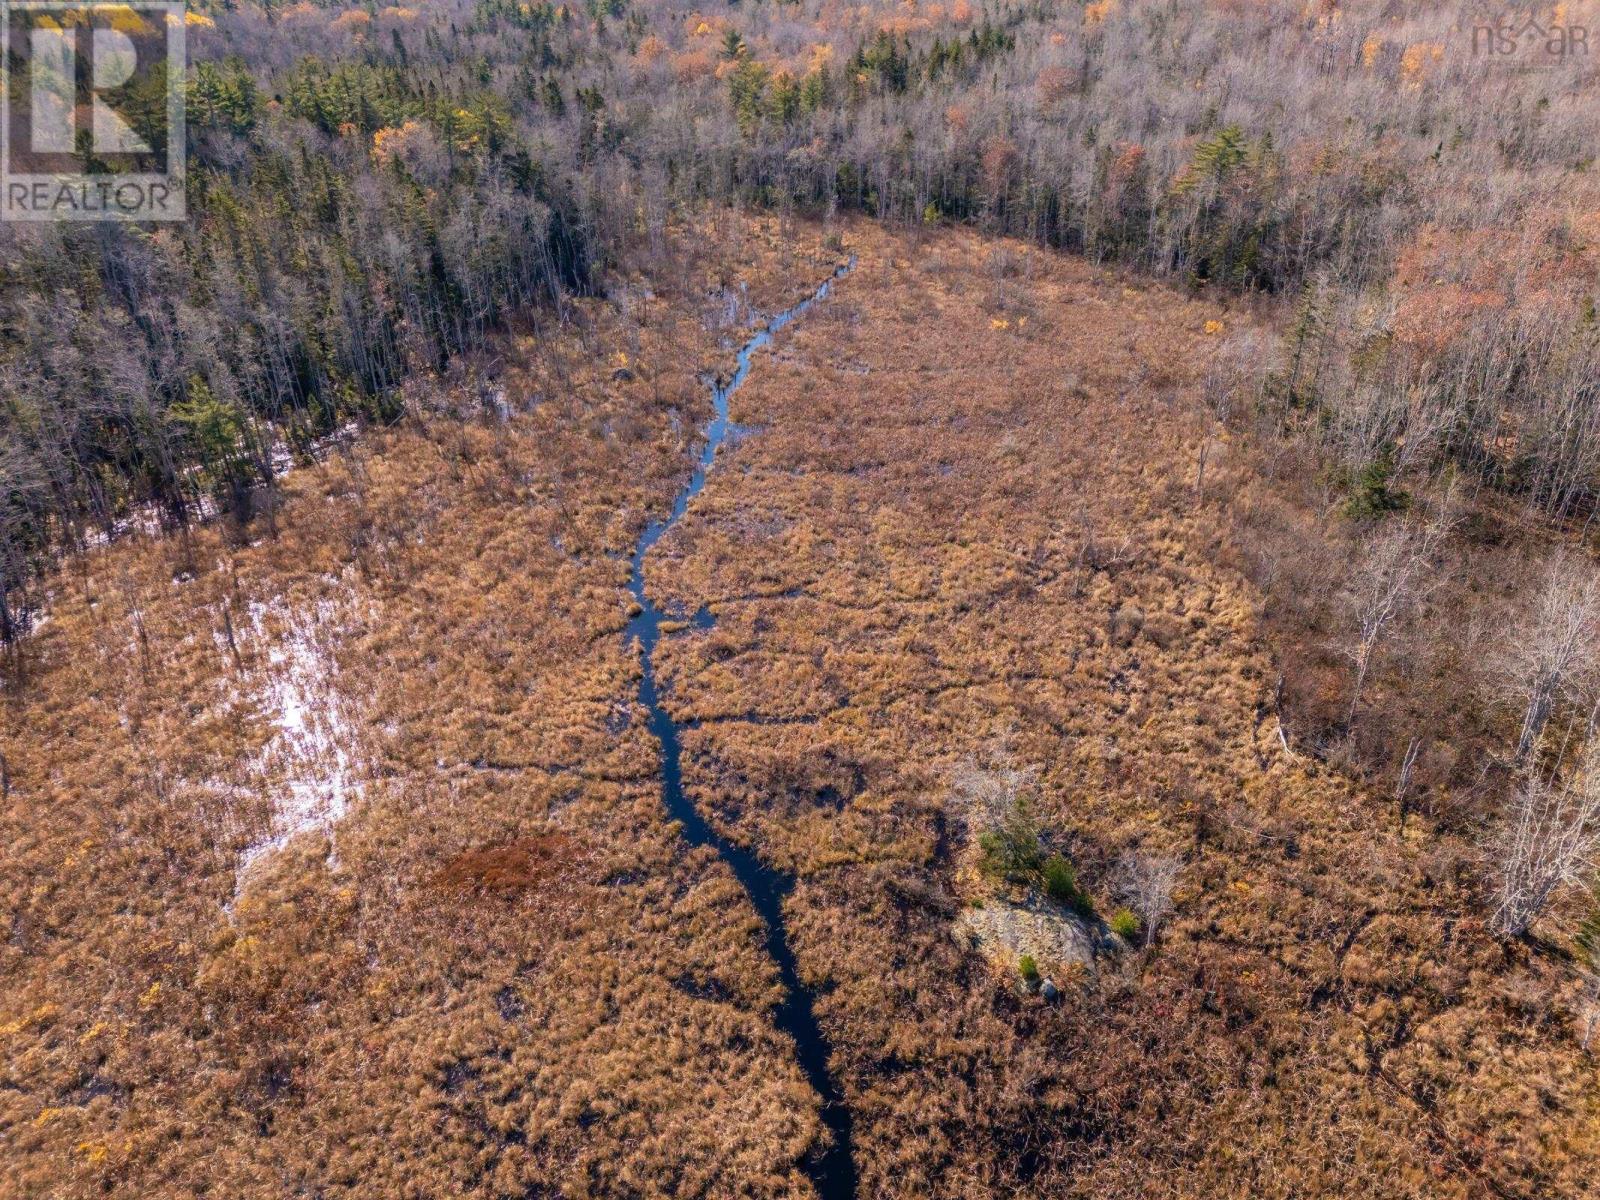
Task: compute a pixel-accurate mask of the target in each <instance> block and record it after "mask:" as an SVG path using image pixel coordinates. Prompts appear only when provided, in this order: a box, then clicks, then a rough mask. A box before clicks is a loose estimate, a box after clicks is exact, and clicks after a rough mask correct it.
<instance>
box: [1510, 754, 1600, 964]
mask: <svg viewBox="0 0 1600 1200" xmlns="http://www.w3.org/2000/svg"><path fill="white" fill-rule="evenodd" d="M1488 850H1489V862H1490V869H1491V872H1492V874H1493V877H1494V885H1495V891H1494V911H1493V913H1492V914H1491V915H1490V918H1489V926H1490V928H1491V929H1492V930H1493V931H1494V932H1495V933H1496V934H1497V935H1499V936H1500V937H1505V938H1513V937H1520V936H1522V934H1524V933H1526V932H1527V931H1528V929H1529V928H1530V927H1531V926H1532V925H1533V923H1534V921H1535V920H1537V919H1538V917H1539V914H1540V913H1542V912H1543V911H1544V910H1545V908H1546V907H1547V906H1548V905H1549V903H1550V900H1551V898H1552V897H1554V896H1555V894H1556V893H1557V892H1558V891H1560V890H1561V889H1562V888H1563V887H1565V886H1567V885H1568V884H1575V883H1581V882H1584V881H1585V880H1587V879H1588V878H1589V876H1590V875H1591V874H1592V873H1593V871H1594V869H1595V865H1596V851H1597V850H1600V743H1594V742H1591V743H1590V744H1589V745H1588V746H1587V747H1586V748H1585V750H1584V754H1583V758H1582V761H1581V762H1580V763H1579V764H1578V766H1577V768H1576V769H1575V770H1574V771H1573V772H1572V773H1571V774H1570V775H1569V776H1568V777H1567V778H1566V779H1565V780H1556V779H1554V778H1549V777H1546V776H1542V775H1539V774H1537V773H1534V772H1530V773H1529V774H1528V775H1527V776H1525V777H1524V779H1523V781H1522V783H1521V784H1520V786H1518V788H1517V790H1516V791H1515V792H1514V793H1513V795H1512V799H1511V807H1510V811H1509V812H1508V813H1507V814H1506V820H1505V822H1504V824H1503V825H1502V826H1501V828H1500V829H1499V830H1498V831H1497V832H1496V833H1495V834H1494V835H1493V837H1492V838H1491V840H1490V842H1489V846H1488Z"/></svg>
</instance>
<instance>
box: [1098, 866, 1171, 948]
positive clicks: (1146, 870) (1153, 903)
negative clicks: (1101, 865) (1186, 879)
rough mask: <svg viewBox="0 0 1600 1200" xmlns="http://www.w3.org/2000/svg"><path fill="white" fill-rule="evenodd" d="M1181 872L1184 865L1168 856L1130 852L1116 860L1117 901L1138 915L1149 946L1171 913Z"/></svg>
mask: <svg viewBox="0 0 1600 1200" xmlns="http://www.w3.org/2000/svg"><path fill="white" fill-rule="evenodd" d="M1182 871H1183V862H1182V861H1181V860H1180V859H1177V858H1174V857H1173V856H1172V855H1169V854H1147V853H1143V852H1141V851H1137V850H1130V851H1128V852H1127V853H1126V854H1124V855H1122V857H1121V858H1119V859H1118V860H1117V866H1116V871H1115V875H1114V878H1115V881H1116V895H1117V898H1118V899H1119V900H1121V901H1122V902H1123V903H1124V904H1126V905H1127V906H1128V907H1129V908H1131V909H1133V911H1134V912H1136V913H1138V914H1139V920H1140V921H1141V922H1143V924H1144V944H1145V945H1146V946H1148V945H1149V944H1150V943H1151V941H1152V940H1154V938H1155V936H1156V931H1157V930H1158V929H1159V928H1160V927H1161V924H1162V922H1163V921H1165V920H1166V919H1167V917H1168V916H1170V915H1171V913H1172V889H1173V888H1174V887H1175V886H1177V882H1178V876H1179V874H1181V873H1182Z"/></svg>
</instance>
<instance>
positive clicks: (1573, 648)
mask: <svg viewBox="0 0 1600 1200" xmlns="http://www.w3.org/2000/svg"><path fill="white" fill-rule="evenodd" d="M1489 670H1490V674H1491V679H1492V684H1493V686H1494V688H1495V690H1496V691H1497V692H1498V693H1499V694H1500V695H1502V696H1503V697H1504V698H1506V699H1507V700H1509V701H1511V702H1513V703H1515V704H1517V705H1518V706H1519V707H1520V708H1521V709H1522V729H1521V731H1520V732H1519V733H1518V735H1517V749H1516V756H1515V761H1516V762H1517V764H1518V765H1519V766H1520V765H1522V764H1525V763H1526V762H1527V760H1528V756H1529V755H1530V754H1532V753H1533V750H1534V747H1535V746H1537V745H1538V742H1539V737H1540V735H1541V734H1542V733H1543V732H1544V729H1545V726H1546V725H1547V724H1548V723H1549V721H1550V717H1551V715H1552V714H1553V713H1554V711H1555V708H1556V705H1557V704H1559V703H1562V702H1563V701H1573V702H1578V703H1587V702H1589V701H1591V700H1592V699H1593V698H1594V692H1595V689H1596V685H1597V684H1600V577H1597V576H1596V574H1595V571H1594V569H1593V568H1592V567H1591V566H1590V565H1589V564H1588V563H1587V562H1585V561H1583V560H1582V559H1581V558H1579V557H1577V556H1575V555H1572V554H1568V553H1560V554H1558V555H1557V556H1556V557H1555V558H1554V560H1553V561H1552V562H1551V563H1550V566H1549V568H1548V569H1547V570H1546V572H1545V577H1544V582H1543V584H1542V585H1541V586H1540V589H1539V595H1538V598H1537V599H1536V600H1535V601H1534V603H1533V606H1532V608H1531V609H1530V610H1529V611H1528V612H1527V615H1526V617H1525V618H1524V619H1523V620H1522V621H1521V622H1520V623H1519V626H1518V628H1517V629H1516V631H1515V632H1514V633H1513V634H1512V636H1511V637H1510V638H1508V639H1507V640H1506V642H1505V645H1504V648H1503V649H1502V650H1501V651H1500V653H1499V654H1497V655H1496V656H1495V657H1494V658H1493V659H1492V660H1490V663H1489Z"/></svg>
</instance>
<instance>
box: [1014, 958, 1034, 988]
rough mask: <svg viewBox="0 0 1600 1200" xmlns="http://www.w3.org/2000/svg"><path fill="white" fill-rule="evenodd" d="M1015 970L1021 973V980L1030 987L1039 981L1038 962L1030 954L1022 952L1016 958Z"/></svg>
mask: <svg viewBox="0 0 1600 1200" xmlns="http://www.w3.org/2000/svg"><path fill="white" fill-rule="evenodd" d="M1017 970H1018V971H1020V972H1021V973H1022V979H1023V982H1024V983H1026V984H1028V985H1029V986H1030V987H1031V986H1032V985H1034V984H1036V983H1038V982H1039V964H1038V962H1037V961H1036V960H1035V959H1034V957H1033V955H1031V954H1024V955H1023V956H1022V957H1021V958H1019V959H1018V960H1017Z"/></svg>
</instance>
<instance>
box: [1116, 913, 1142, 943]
mask: <svg viewBox="0 0 1600 1200" xmlns="http://www.w3.org/2000/svg"><path fill="white" fill-rule="evenodd" d="M1111 932H1112V933H1114V934H1116V935H1117V936H1118V937H1119V938H1121V939H1122V940H1123V941H1125V942H1131V941H1132V940H1133V939H1134V938H1136V937H1138V936H1139V918H1138V916H1137V915H1136V914H1135V913H1134V911H1133V909H1131V908H1119V909H1117V911H1116V912H1115V913H1113V914H1112V917H1111Z"/></svg>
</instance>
